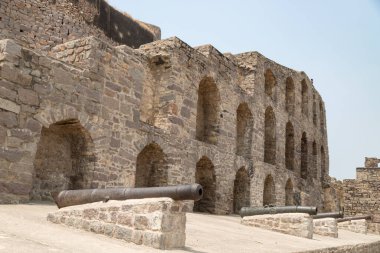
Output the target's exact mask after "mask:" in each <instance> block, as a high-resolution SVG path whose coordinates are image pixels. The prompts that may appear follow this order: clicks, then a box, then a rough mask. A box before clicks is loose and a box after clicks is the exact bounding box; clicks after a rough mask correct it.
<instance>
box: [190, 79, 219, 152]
mask: <svg viewBox="0 0 380 253" xmlns="http://www.w3.org/2000/svg"><path fill="white" fill-rule="evenodd" d="M219 107H220V96H219V90H218V88H217V86H216V84H215V82H214V80H213V79H212V78H209V77H206V78H204V79H202V81H201V82H200V84H199V89H198V102H197V118H196V139H197V140H199V141H203V142H206V143H210V144H214V145H216V144H217V143H218V135H219Z"/></svg>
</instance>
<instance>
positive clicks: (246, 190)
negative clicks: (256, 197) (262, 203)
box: [233, 167, 251, 213]
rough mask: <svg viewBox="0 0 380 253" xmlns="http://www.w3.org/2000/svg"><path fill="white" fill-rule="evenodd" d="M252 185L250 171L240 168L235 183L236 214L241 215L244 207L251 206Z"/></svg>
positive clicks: (234, 208)
mask: <svg viewBox="0 0 380 253" xmlns="http://www.w3.org/2000/svg"><path fill="white" fill-rule="evenodd" d="M250 185H251V184H250V178H249V174H248V171H247V170H246V169H245V168H244V167H242V168H240V169H239V170H238V171H237V173H236V176H235V181H234V202H233V211H234V213H239V211H240V209H241V208H242V207H247V206H250V198H249V195H250Z"/></svg>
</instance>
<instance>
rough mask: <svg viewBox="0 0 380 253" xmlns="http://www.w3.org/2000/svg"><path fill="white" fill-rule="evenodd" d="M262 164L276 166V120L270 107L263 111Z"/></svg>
mask: <svg viewBox="0 0 380 253" xmlns="http://www.w3.org/2000/svg"><path fill="white" fill-rule="evenodd" d="M264 125H265V126H264V162H266V163H269V164H273V165H275V164H276V118H275V115H274V112H273V109H272V107H270V106H269V107H268V108H267V109H266V110H265V122H264Z"/></svg>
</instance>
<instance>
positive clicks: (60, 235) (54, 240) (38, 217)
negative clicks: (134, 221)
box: [0, 203, 380, 253]
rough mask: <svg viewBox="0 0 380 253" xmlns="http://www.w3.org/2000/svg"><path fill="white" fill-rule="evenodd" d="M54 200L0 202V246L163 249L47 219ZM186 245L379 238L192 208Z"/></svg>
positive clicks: (287, 248) (197, 248) (285, 247)
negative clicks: (315, 231)
mask: <svg viewBox="0 0 380 253" xmlns="http://www.w3.org/2000/svg"><path fill="white" fill-rule="evenodd" d="M54 210H57V208H56V207H55V206H54V205H52V204H41V203H39V204H24V205H0V224H1V225H0V252H7V253H10V252H12V253H13V252H81V253H86V252H89V253H97V252H107V253H113V252H162V251H160V250H156V249H151V248H148V247H144V246H138V245H135V244H132V243H125V242H123V241H121V240H117V239H111V238H108V237H106V236H103V235H97V234H93V233H90V232H84V231H80V230H75V229H72V228H69V227H65V226H63V225H57V224H52V223H50V222H48V221H46V216H47V214H48V213H49V212H53V211H54ZM186 236H187V237H186V247H185V248H184V249H182V250H171V251H170V252H172V253H177V252H193V253H203V252H218V253H219V252H239V253H240V252H257V253H259V252H271V253H276V252H281V253H286V252H300V251H306V250H311V249H320V248H328V247H336V246H341V245H352V244H361V243H371V242H375V241H380V236H377V235H362V234H357V233H352V232H349V231H344V230H340V231H339V238H329V237H323V236H318V235H315V236H314V239H312V240H309V239H304V238H298V237H295V236H290V235H284V234H280V233H275V232H271V231H267V230H262V229H258V228H252V227H248V226H244V225H241V224H240V217H238V216H216V215H205V214H196V213H188V214H187V228H186Z"/></svg>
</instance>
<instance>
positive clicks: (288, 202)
mask: <svg viewBox="0 0 380 253" xmlns="http://www.w3.org/2000/svg"><path fill="white" fill-rule="evenodd" d="M293 205H294V190H293V183H292V180H291V179H290V178H289V179H288V181H286V185H285V206H293Z"/></svg>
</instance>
